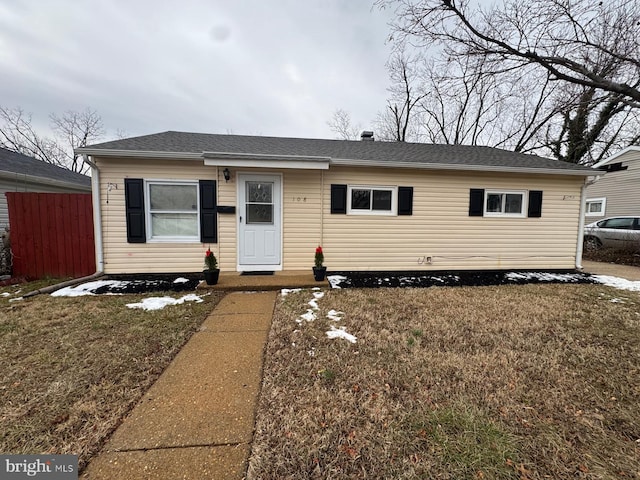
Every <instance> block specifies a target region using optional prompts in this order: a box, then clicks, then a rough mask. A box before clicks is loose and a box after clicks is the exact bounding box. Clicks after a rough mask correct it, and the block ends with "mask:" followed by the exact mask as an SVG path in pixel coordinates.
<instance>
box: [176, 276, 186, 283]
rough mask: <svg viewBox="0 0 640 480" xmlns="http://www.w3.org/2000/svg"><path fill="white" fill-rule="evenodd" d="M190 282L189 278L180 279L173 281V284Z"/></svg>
mask: <svg viewBox="0 0 640 480" xmlns="http://www.w3.org/2000/svg"><path fill="white" fill-rule="evenodd" d="M188 281H189V279H187V278H184V277H178V278H176V279H175V280H174V281H173V283H187V282H188Z"/></svg>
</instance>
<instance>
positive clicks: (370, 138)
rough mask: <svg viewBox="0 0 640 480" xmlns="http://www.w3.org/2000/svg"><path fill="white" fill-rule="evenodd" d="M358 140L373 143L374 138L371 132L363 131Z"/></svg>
mask: <svg viewBox="0 0 640 480" xmlns="http://www.w3.org/2000/svg"><path fill="white" fill-rule="evenodd" d="M360 140H362V141H367V142H373V141H374V140H375V138H373V132H372V131H370V130H364V131H363V132H362V133H361V134H360Z"/></svg>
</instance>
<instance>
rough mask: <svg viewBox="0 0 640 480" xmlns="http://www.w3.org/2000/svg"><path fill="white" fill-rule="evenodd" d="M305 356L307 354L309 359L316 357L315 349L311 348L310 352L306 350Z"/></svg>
mask: <svg viewBox="0 0 640 480" xmlns="http://www.w3.org/2000/svg"><path fill="white" fill-rule="evenodd" d="M307 354H308V355H309V356H310V357H315V356H316V349H315V347H311V350H307Z"/></svg>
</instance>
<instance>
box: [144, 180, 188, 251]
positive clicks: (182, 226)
mask: <svg viewBox="0 0 640 480" xmlns="http://www.w3.org/2000/svg"><path fill="white" fill-rule="evenodd" d="M146 187H147V188H146V196H147V198H146V202H145V204H146V205H147V235H148V238H149V240H167V241H198V240H199V238H200V232H199V228H200V225H199V220H198V205H199V201H198V183H197V182H188V181H184V182H183V181H147V182H146Z"/></svg>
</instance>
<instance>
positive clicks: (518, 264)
mask: <svg viewBox="0 0 640 480" xmlns="http://www.w3.org/2000/svg"><path fill="white" fill-rule="evenodd" d="M324 183H325V190H324V191H325V201H324V238H323V247H324V252H325V263H326V265H327V266H328V268H329V269H333V270H449V269H451V270H465V269H479V268H482V269H503V268H518V269H520V268H532V269H533V268H541V269H542V268H558V269H565V268H566V269H570V268H574V267H575V251H576V234H577V230H578V218H579V203H580V189H581V186H582V177H563V176H531V175H527V176H525V175H512V174H497V173H491V174H479V173H464V172H442V171H425V170H421V171H418V170H414V171H411V170H401V171H398V170H396V171H391V170H388V169H377V170H373V169H368V170H364V169H348V168H332V169H331V170H330V171H329V172H326V173H325V178H324ZM332 183H339V184H357V185H397V186H412V187H413V188H414V197H413V215H411V216H397V217H393V216H392V217H389V216H370V215H369V216H364V215H363V216H358V215H340V214H331V213H330V199H329V195H330V193H329V191H330V184H332ZM471 188H483V189H497V190H500V189H504V190H542V191H543V202H542V218H497V217H470V216H469V189H471ZM425 257H431V258H432V263H431V264H426V263H425V262H424V261H422V260H423V259H425ZM425 260H426V259H425Z"/></svg>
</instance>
